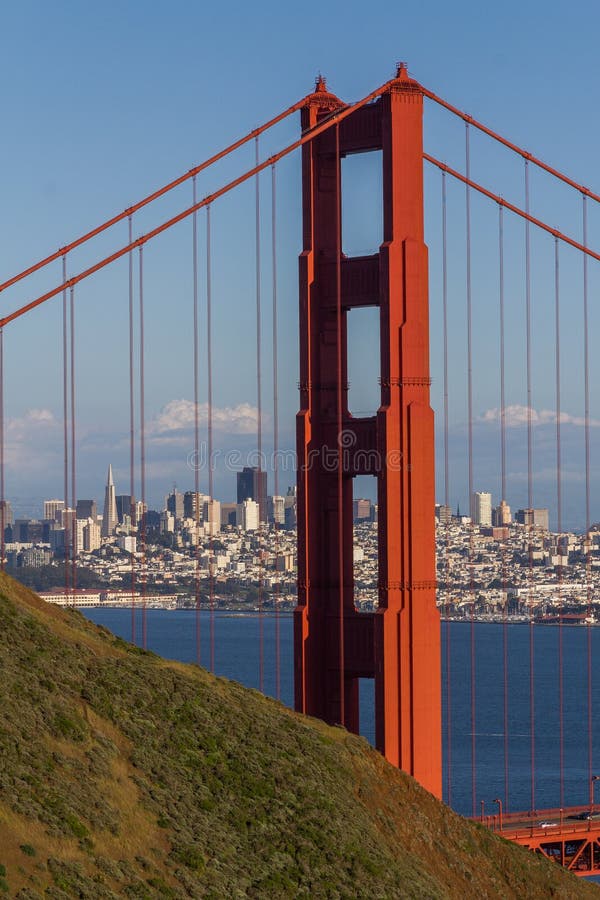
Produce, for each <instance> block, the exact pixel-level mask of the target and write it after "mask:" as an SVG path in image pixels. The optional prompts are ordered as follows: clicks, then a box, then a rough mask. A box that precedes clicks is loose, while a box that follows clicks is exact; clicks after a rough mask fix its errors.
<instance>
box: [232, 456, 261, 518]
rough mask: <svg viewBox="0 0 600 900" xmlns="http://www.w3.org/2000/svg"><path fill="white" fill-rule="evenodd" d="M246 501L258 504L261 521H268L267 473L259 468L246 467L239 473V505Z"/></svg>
mask: <svg viewBox="0 0 600 900" xmlns="http://www.w3.org/2000/svg"><path fill="white" fill-rule="evenodd" d="M244 500H254V501H255V502H256V503H258V507H259V518H260V521H261V522H266V521H267V473H266V472H264V471H263V470H262V469H259V468H258V467H257V466H244V468H243V469H242V471H241V472H238V473H237V502H238V505H239V504H240V503H243V502H244Z"/></svg>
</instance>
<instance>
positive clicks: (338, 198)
mask: <svg viewBox="0 0 600 900" xmlns="http://www.w3.org/2000/svg"><path fill="white" fill-rule="evenodd" d="M340 166H341V159H340V126H339V124H336V126H335V188H336V193H335V216H336V251H335V259H336V325H337V379H336V380H337V398H336V400H337V439H338V448H337V449H338V459H337V501H338V581H339V592H340V596H339V645H340V652H339V667H340V669H339V682H340V683H339V691H340V724H341V725H345V724H346V696H345V694H346V691H345V687H346V679H345V671H344V670H345V653H344V518H343V513H344V508H343V502H344V480H343V478H344V473H343V469H342V467H343V447H342V445H343V435H342V428H343V404H342V391H343V388H342V375H343V365H342V216H341V212H342V209H341V207H342V191H341V187H342V186H341V172H340Z"/></svg>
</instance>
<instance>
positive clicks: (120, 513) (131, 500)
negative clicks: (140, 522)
mask: <svg viewBox="0 0 600 900" xmlns="http://www.w3.org/2000/svg"><path fill="white" fill-rule="evenodd" d="M125 516H129V517H130V519H131V520H132V521H131V524H132V525H133V526H134V527H135V524H136V504H135V497H132V496H131V494H117V518H118V519H119V524H121V523H122V522H123V519H124V518H125Z"/></svg>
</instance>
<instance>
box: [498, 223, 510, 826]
mask: <svg viewBox="0 0 600 900" xmlns="http://www.w3.org/2000/svg"><path fill="white" fill-rule="evenodd" d="M498 269H499V271H498V275H499V318H500V321H499V326H500V470H501V478H500V483H501V494H502V497H501V505H500V509H501V511H502V512H501V521H500V522H499V523H498V522H497V523H496V524H497V525H498V524H499V525H500V527H501V528H502V529H504V528H505V521H504V518H505V516H504V509H505V508H504V503H505V502H506V378H505V346H504V210H503V208H502V207H501V206H499V207H498ZM506 550H507V548H506V537H505V534H504V530H503V531H502V538H501V544H500V555H501V563H500V565H501V570H502V599H503V605H504V614H503V620H502V668H503V676H504V677H503V697H502V710H503V733H504V808H505V810H506V811H507V812H508V810H509V809H510V806H509V776H508V722H509V719H508V594H507V586H506Z"/></svg>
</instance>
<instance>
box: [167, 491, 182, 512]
mask: <svg viewBox="0 0 600 900" xmlns="http://www.w3.org/2000/svg"><path fill="white" fill-rule="evenodd" d="M166 508H167V511H168V512H170V513H171V515H172V516H174V517H175V519H183V514H184V513H183V494H182V493H181V491H178V490H177V489H176V488H173V490H172V491H171V493H170V494H169V496H168V497H167V499H166Z"/></svg>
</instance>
